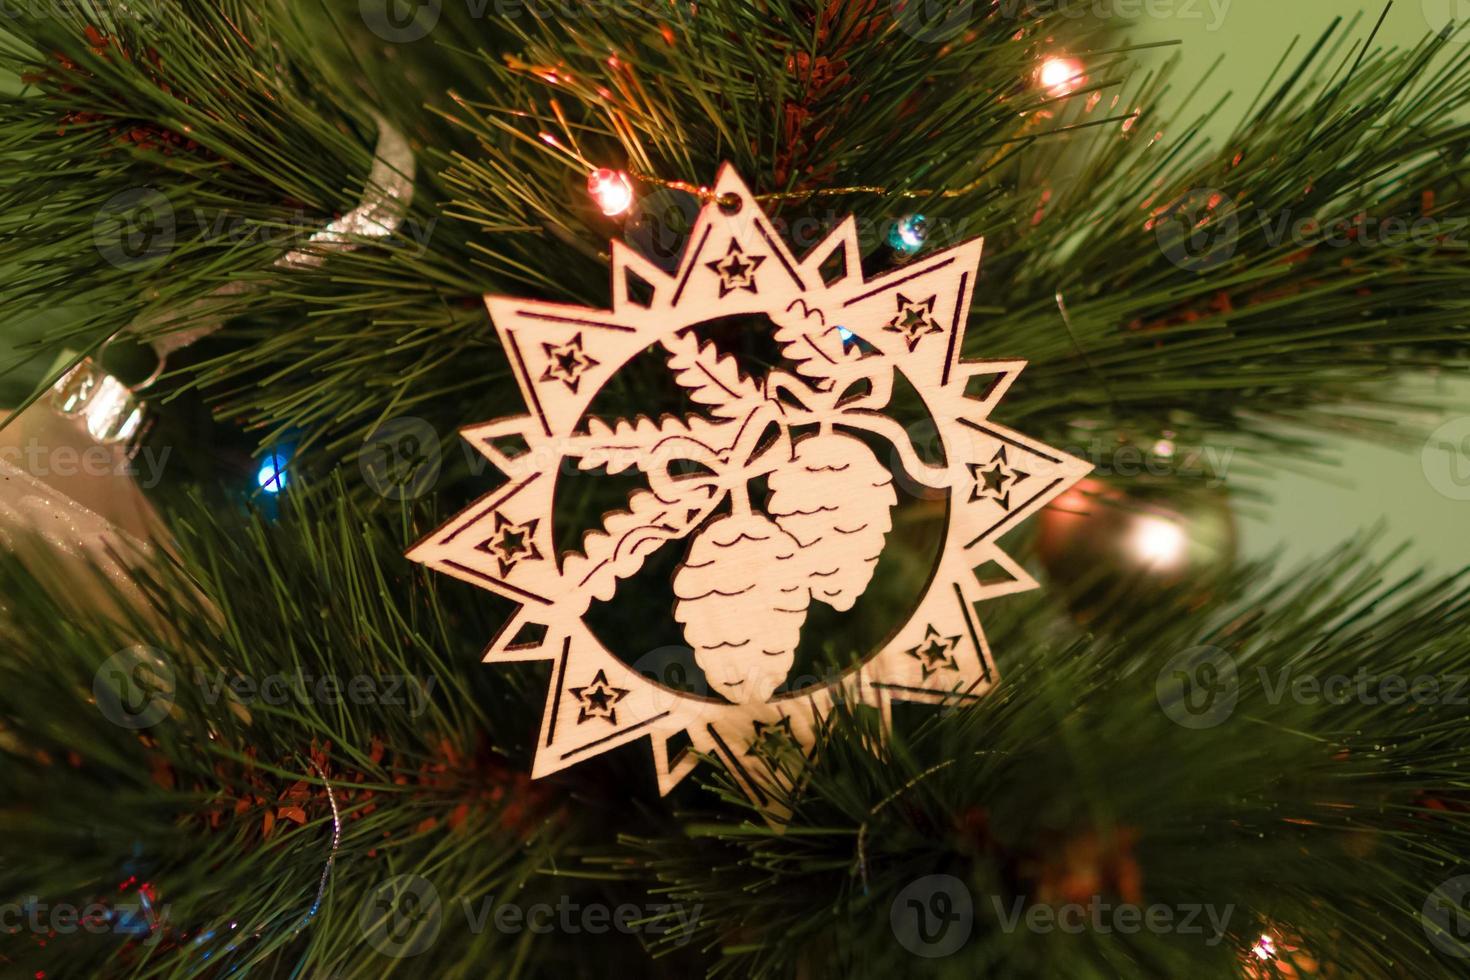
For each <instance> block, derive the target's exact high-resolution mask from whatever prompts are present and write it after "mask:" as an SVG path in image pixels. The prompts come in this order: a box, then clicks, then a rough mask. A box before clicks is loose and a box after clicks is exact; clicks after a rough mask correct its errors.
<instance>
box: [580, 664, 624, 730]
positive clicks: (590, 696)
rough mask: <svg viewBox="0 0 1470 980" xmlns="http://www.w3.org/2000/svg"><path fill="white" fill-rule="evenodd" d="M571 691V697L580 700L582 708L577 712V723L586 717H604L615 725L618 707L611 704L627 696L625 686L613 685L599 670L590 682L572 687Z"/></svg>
mask: <svg viewBox="0 0 1470 980" xmlns="http://www.w3.org/2000/svg"><path fill="white" fill-rule="evenodd" d="M571 691H572V697H574V698H576V699H577V700H578V701H580V702H582V708H581V710H580V711H578V712H577V724H579V725H580V724H582V722H584V721H586V720H587V719H588V718H606V719H607V720H608V721H610V722H612V723H613V724H614V725H616V724H617V723H618V709H617V708H615V707H613V706H614V705H615V704H617V703H618V702H619V701H621V700H623V698H625V697H627V696H628V690H627V688H622V687H613V686H612V685H611V684H609V683H608V682H607V674H606V672H604V671H601V670H599V671H598V672H597V673H596V674H594V675H593V677H592V683H591V684H588V685H587V686H586V687H574V688H572V689H571Z"/></svg>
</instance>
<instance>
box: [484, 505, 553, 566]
mask: <svg viewBox="0 0 1470 980" xmlns="http://www.w3.org/2000/svg"><path fill="white" fill-rule="evenodd" d="M540 521H541V518H539V517H537V518H533V519H532V520H529V521H527V522H526V523H524V524H517V523H515V522H514V521H512V520H511V519H510V518H508V517H506V516H505V515H504V514H502V513H500V512H498V511H497V512H496V514H495V529H494V530H493V531H492V532H491V534H490V537H489V539H487V540H486V541H483V542H481V544H480V546H479V548H480V550H481V551H483V552H486V553H487V554H489V555H491V556H492V557H494V558H495V560H496V561H497V562H498V563H499V565H500V574H501V575H502V576H504V575H509V574H510V572H511V569H513V568H515V567H516V565H518V564H520V563H521V562H523V561H535V560H536V559H538V558H540V557H541V551H540V549H538V548H537V547H536V541H535V536H536V525H537V524H539V523H540Z"/></svg>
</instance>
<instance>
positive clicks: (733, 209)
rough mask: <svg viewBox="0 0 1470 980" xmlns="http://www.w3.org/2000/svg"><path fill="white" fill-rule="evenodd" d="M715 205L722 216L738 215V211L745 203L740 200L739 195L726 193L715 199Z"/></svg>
mask: <svg viewBox="0 0 1470 980" xmlns="http://www.w3.org/2000/svg"><path fill="white" fill-rule="evenodd" d="M715 205H716V206H718V207H719V209H720V213H722V214H739V213H740V209H741V208H742V207H744V206H745V202H744V201H743V200H741V198H740V195H739V194H735V193H732V192H730V191H726V192H725V193H724V194H721V195H720V196H719V197H717V198H715Z"/></svg>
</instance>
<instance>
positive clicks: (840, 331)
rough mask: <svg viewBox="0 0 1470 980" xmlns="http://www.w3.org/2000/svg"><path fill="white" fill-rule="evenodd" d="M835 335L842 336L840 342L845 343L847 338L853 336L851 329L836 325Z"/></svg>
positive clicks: (849, 338)
mask: <svg viewBox="0 0 1470 980" xmlns="http://www.w3.org/2000/svg"><path fill="white" fill-rule="evenodd" d="M837 336H839V337H841V338H842V342H843V343H844V344H845V343H847V342H848V341H849V340H851V339H852V338H853V333H852V331H851V330H849V329H847V328H846V327H838V328H837Z"/></svg>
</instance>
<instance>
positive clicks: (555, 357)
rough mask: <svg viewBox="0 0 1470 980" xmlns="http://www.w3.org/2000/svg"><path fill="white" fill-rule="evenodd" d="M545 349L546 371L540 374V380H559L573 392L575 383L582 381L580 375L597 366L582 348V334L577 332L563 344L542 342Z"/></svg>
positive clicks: (575, 389)
mask: <svg viewBox="0 0 1470 980" xmlns="http://www.w3.org/2000/svg"><path fill="white" fill-rule="evenodd" d="M541 346H542V347H543V348H545V349H546V372H545V373H544V374H542V375H541V380H542V381H560V382H562V383H563V384H565V385H566V386H567V387H568V388H570V389H572V392H573V393H574V394H575V393H576V391H577V385H579V384H581V383H582V375H584V374H586V373H587V370H588V369H589V368H594V367H596V366H597V362H596V361H594V360H593V359H592V358H590V357H588V356H587V354H586V353H585V352H584V351H583V350H582V335H581V334H577V335H576V336H575V337H573V338H572V339H571V340H569V341H567V342H566V343H565V344H542V345H541Z"/></svg>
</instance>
